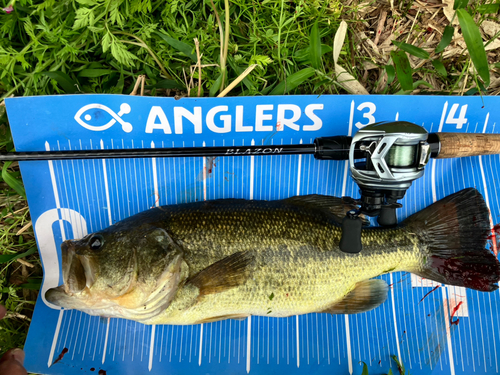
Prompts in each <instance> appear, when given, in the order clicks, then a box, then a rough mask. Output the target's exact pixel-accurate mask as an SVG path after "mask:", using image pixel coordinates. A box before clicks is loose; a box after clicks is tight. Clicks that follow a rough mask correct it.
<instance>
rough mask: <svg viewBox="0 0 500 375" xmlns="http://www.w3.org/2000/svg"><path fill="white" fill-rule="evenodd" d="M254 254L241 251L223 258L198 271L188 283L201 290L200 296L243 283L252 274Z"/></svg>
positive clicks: (222, 290)
mask: <svg viewBox="0 0 500 375" xmlns="http://www.w3.org/2000/svg"><path fill="white" fill-rule="evenodd" d="M253 261H254V255H253V254H252V253H251V252H249V251H241V252H238V253H234V254H233V255H230V256H228V257H227V258H224V259H221V260H219V261H218V262H215V263H214V264H212V265H210V266H208V267H207V268H205V269H204V270H202V271H200V272H198V273H197V274H196V275H194V276H193V277H192V278H191V279H189V280H188V282H187V283H188V284H191V285H194V286H196V287H197V288H198V289H199V290H200V296H204V295H207V294H213V293H220V292H224V291H226V290H228V289H231V288H234V287H237V286H239V285H241V284H243V283H244V282H245V281H246V280H247V279H248V278H249V276H250V271H251V264H252V263H253Z"/></svg>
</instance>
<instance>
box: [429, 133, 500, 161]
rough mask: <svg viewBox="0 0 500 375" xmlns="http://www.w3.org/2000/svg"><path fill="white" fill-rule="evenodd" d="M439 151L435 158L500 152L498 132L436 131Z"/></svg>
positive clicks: (499, 135)
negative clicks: (439, 146) (439, 144)
mask: <svg viewBox="0 0 500 375" xmlns="http://www.w3.org/2000/svg"><path fill="white" fill-rule="evenodd" d="M436 135H437V136H438V137H439V141H440V143H441V151H440V152H439V155H438V156H437V157H436V159H446V158H460V157H464V156H476V155H492V154H500V134H472V133H436Z"/></svg>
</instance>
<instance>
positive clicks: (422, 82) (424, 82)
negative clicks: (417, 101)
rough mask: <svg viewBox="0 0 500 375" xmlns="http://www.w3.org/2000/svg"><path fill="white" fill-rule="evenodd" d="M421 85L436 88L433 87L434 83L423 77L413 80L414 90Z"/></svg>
mask: <svg viewBox="0 0 500 375" xmlns="http://www.w3.org/2000/svg"><path fill="white" fill-rule="evenodd" d="M420 85H424V86H427V87H428V88H430V89H433V88H434V87H432V85H431V84H430V83H429V82H427V81H424V80H423V79H421V80H418V81H415V82H413V90H416V89H417V87H418V86H420Z"/></svg>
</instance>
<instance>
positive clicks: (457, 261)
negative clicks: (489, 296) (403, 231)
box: [403, 188, 500, 292]
mask: <svg viewBox="0 0 500 375" xmlns="http://www.w3.org/2000/svg"><path fill="white" fill-rule="evenodd" d="M403 224H404V225H406V226H407V227H408V230H409V231H411V232H412V233H415V234H416V235H417V236H418V237H419V239H420V241H421V243H422V244H423V245H424V246H426V247H427V251H428V254H429V256H428V257H427V258H426V260H425V264H424V265H423V266H421V267H420V269H419V270H413V271H412V272H413V273H415V274H417V275H419V276H422V277H425V278H428V279H431V280H435V281H438V282H441V283H443V284H450V285H459V286H465V287H467V288H471V289H476V290H480V291H485V292H491V291H494V290H497V289H498V285H496V284H497V283H498V281H499V279H500V263H499V261H498V259H497V257H496V256H495V255H494V254H493V253H492V252H491V251H489V250H488V249H486V241H487V240H488V236H489V235H490V233H491V229H490V220H489V210H488V207H487V206H486V203H485V202H484V199H483V197H482V195H481V194H480V193H479V192H478V191H477V190H476V189H473V188H469V189H464V190H461V191H459V192H458V193H455V194H452V195H449V196H447V197H446V198H443V199H441V200H440V201H437V202H436V203H434V204H432V205H431V206H429V207H427V208H425V209H424V210H422V211H420V212H417V213H416V214H414V215H412V216H410V217H409V218H407V219H406V220H405V221H404V222H403Z"/></svg>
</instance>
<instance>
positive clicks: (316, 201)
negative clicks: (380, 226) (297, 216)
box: [284, 194, 370, 225]
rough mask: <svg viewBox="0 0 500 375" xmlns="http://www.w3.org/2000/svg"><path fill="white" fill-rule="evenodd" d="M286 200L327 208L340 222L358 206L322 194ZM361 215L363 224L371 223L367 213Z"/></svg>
mask: <svg viewBox="0 0 500 375" xmlns="http://www.w3.org/2000/svg"><path fill="white" fill-rule="evenodd" d="M284 201H285V202H288V203H292V204H295V205H298V206H304V207H311V208H315V209H322V210H325V211H327V212H329V213H332V214H333V215H335V216H336V218H337V219H338V220H337V221H338V222H340V223H341V222H342V219H343V218H344V217H345V215H346V213H347V212H348V211H350V210H355V209H357V208H358V207H357V206H355V205H354V204H351V203H348V202H346V201H345V200H344V199H342V198H339V197H333V196H330V195H320V194H311V195H300V196H296V197H291V198H287V199H284ZM359 217H360V218H361V219H362V220H363V225H369V224H370V222H369V220H368V219H367V218H366V217H365V215H360V216H359Z"/></svg>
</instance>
